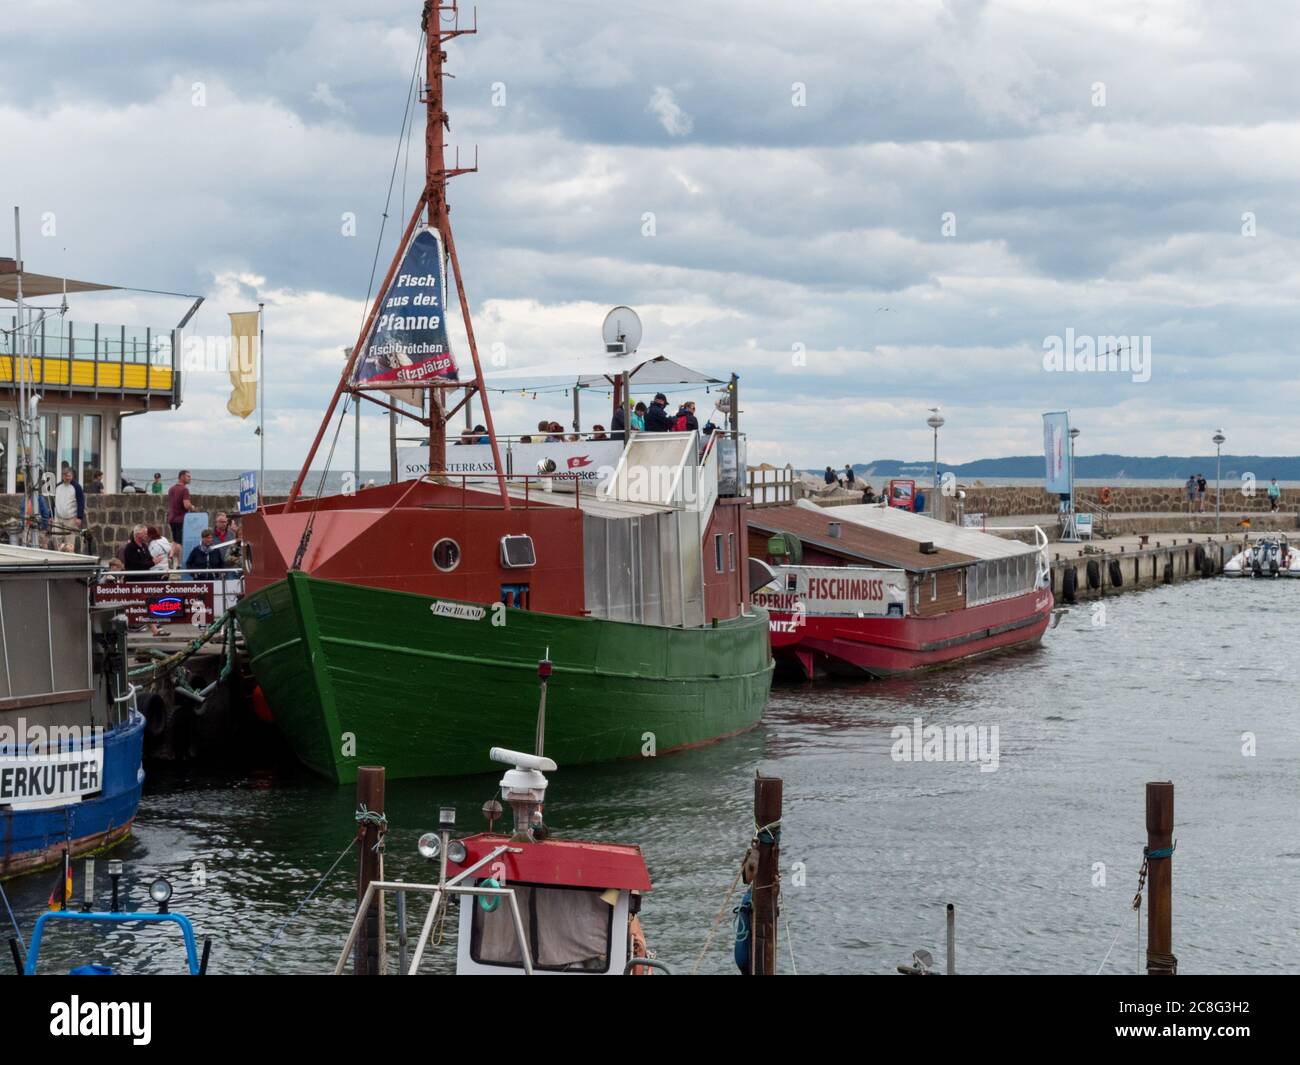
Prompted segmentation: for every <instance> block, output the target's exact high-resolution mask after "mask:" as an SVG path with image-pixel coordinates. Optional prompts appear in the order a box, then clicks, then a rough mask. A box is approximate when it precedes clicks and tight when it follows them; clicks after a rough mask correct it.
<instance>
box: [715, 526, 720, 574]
mask: <svg viewBox="0 0 1300 1065" xmlns="http://www.w3.org/2000/svg"><path fill="white" fill-rule="evenodd" d="M713 572H714V573H721V572H722V533H715V534H714V537H713Z"/></svg>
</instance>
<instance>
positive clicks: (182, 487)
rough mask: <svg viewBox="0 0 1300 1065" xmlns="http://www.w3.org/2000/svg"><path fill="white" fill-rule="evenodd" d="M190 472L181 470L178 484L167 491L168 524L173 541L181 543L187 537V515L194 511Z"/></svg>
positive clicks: (177, 479)
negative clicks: (191, 497)
mask: <svg viewBox="0 0 1300 1065" xmlns="http://www.w3.org/2000/svg"><path fill="white" fill-rule="evenodd" d="M191 479H192V478H191V477H190V471H189V470H181V471H180V473H178V474H177V475H176V483H175V484H174V485H172V486H171V487H170V488H169V489H167V524H168V525H170V526H171V529H172V540H173V541H174V542H175V543H178V544H179V543H180V542H181V540H182V539H183V538H184V536H185V515H186V514H188V513H189V512H190V511H191V510H193V509H194V503H193V501H192V500H191V499H190V489H189V484H190V481H191Z"/></svg>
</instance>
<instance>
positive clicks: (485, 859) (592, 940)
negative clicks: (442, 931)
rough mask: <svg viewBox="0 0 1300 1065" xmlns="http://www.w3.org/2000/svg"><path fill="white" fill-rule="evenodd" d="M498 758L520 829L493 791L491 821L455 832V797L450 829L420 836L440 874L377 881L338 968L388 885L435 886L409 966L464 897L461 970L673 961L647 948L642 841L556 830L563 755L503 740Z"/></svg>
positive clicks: (571, 969)
mask: <svg viewBox="0 0 1300 1065" xmlns="http://www.w3.org/2000/svg"><path fill="white" fill-rule="evenodd" d="M489 757H490V759H491V760H492V761H493V762H498V763H502V764H504V765H506V766H510V767H511V768H509V769H507V770H506V772H505V774H504V775H503V776H502V778H501V797H502V799H504V800H505V801H506V803H507V804H509V806H510V809H511V812H512V814H513V819H514V830H513V832H511V833H509V834H505V833H498V832H493V831H491V830H490V829H491V826H492V821H493V820H494V819H495V818H496V817H499V816H500V815H501V812H502V808H501V805H500V803H498V802H496V801H495V800H492V801H490V802H489V803H487V804H486V805H485V806H484V808H483V812H484V813H485V814H486V815H487V816H488V818H489V831H488V832H480V833H477V834H475V835H472V836H467V837H465V838H463V839H453V838H452V837H451V832H452V829H453V828H454V826H455V811H454V810H452V809H448V808H444V809H443V810H442V811H441V812H440V816H439V821H440V827H439V830H438V831H437V832H426V833H425V834H424V835H423V836H421V837H420V841H419V850H420V854H421V856H422V857H424V858H425V859H426V860H428V861H429V862H431V863H436V864H437V868H438V879H437V882H436V883H434V884H412V883H407V882H405V881H389V882H381V881H373V882H371V883H370V884H369V885H368V887H367V889H366V892H365V894H364V895H363V896H362V899H361V902H360V904H359V905H358V906H357V914H356V918H355V920H354V921H353V923H352V928H351V930H350V932H349V933H348V938H347V941H346V942H345V943H344V945H343V950H342V952H341V953H340V954H339V958H338V962H337V964H336V965H335V967H334V973H335V975H339V974H340V973H342V972H343V971H344V969H345V967H346V966H347V963H348V958H349V957H350V956H351V955H352V951H353V947H354V946H355V945H356V943H357V940H358V937H359V936H360V935H361V932H362V926H363V925H364V924H365V923H366V919H367V916H368V915H369V914H370V913H371V911H372V909H373V904H374V903H375V901H376V898H377V894H378V893H379V892H385V893H395V892H402V893H403V894H404V895H405V894H410V893H416V894H425V895H429V896H430V901H429V912H428V916H427V917H426V919H425V921H424V925H423V928H422V930H421V932H420V936H419V939H418V940H417V941H416V944H415V948H414V953H413V954H412V956H411V960H410V964H409V965H407V964H406V959H405V956H404V955H403V956H402V957H401V959H400V962H399V966H400V969H399V971H405V972H406V973H407V974H408V975H415V974H416V973H418V972H419V968H420V962H421V960H422V959H423V957H424V952H425V950H426V948H427V947H428V945H429V943H430V939H431V937H432V935H433V932H434V929H435V928H436V927H437V926H439V924H440V921H439V920H438V918H439V916H440V915H445V912H446V909H447V906H448V903H449V902H450V901H451V899H452V898H453V897H455V898H456V899H457V900H458V901H459V903H460V918H459V929H460V931H459V935H458V937H457V946H456V974H457V975H458V976H461V975H505V976H508V975H530V976H531V975H535V974H542V973H546V974H550V975H582V976H592V975H605V976H626V975H646V974H648V973H649V972H650V971H651V970H652V969H658V970H661V971H663V972H667V971H668V969H667V967H666V966H665V965H663V964H662V963H661V962H658V961H656V960H655V959H654V958H653V956H650V955H648V954H647V951H646V942H645V935H644V933H643V932H642V931H641V922H640V918H639V917H638V913H639V912H640V909H641V896H642V895H643V894H644V893H645V892H647V891H649V890H650V873H649V871H648V870H647V869H646V864H645V859H644V858H643V857H642V855H641V848H640V847H636V846H627V845H623V844H614V843H594V842H587V841H578V840H555V839H551V838H550V830H549V829H548V828H547V827H546V825H545V824H543V822H542V804H543V802H544V800H545V798H546V786H547V780H546V776H545V774H546V773H550V772H554V771H555V769H556V765H555V763H554V762H553V761H552V760H551V759H549V758H546V757H543V756H541V755H533V754H526V753H524V752H522V751H508V750H504V749H503V748H500V747H493V748H492V750H491V752H490V754H489ZM378 897H382V896H378ZM403 934H404V933H403ZM439 938H440V937H439Z"/></svg>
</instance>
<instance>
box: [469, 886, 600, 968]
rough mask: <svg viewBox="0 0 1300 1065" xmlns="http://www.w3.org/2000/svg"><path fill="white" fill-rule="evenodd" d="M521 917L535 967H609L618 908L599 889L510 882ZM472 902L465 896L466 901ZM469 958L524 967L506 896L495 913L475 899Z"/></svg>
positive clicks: (487, 962)
mask: <svg viewBox="0 0 1300 1065" xmlns="http://www.w3.org/2000/svg"><path fill="white" fill-rule="evenodd" d="M510 886H511V887H513V888H514V891H515V898H516V899H517V900H518V902H519V914H520V916H521V918H522V919H523V925H524V936H525V938H526V939H527V940H528V949H529V951H530V952H531V954H532V956H533V967H534V968H536V969H550V970H553V971H556V972H589V973H603V972H607V971H608V970H609V955H610V946H611V944H612V942H613V927H614V907H613V906H611V905H610V904H609V903H608V902H606V901H605V900H604V899H603V898H602V897H601V892H600V891H597V890H594V889H587V888H556V887H541V886H536V885H528V884H512V885H510ZM468 904H469V901H468V900H466V903H465V905H468ZM470 957H471V958H473V960H474V961H476V962H478V963H479V964H480V965H503V966H510V967H512V968H522V966H523V963H524V961H523V958H522V956H521V955H520V951H519V940H518V938H517V936H516V935H515V922H514V917H513V916H512V914H511V910H510V905H509V903H507V902H506V901H505V900H504V899H502V901H501V905H499V906H498V907H497V908H496V909H495V910H493V911H492V912H491V913H487V912H485V911H484V909H483V907H482V906H479V905H478V904H477V901H476V902H475V904H474V918H473V923H472V926H471V939H470Z"/></svg>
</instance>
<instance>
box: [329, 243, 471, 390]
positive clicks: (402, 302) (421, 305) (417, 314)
mask: <svg viewBox="0 0 1300 1065" xmlns="http://www.w3.org/2000/svg"><path fill="white" fill-rule="evenodd" d="M446 303H447V257H446V255H445V253H444V252H443V246H442V234H440V233H439V232H438V231H437V230H435V229H429V228H428V227H425V228H424V229H421V230H419V231H418V232H417V233H416V234H415V236H414V237H412V238H411V242H410V243H409V244H408V245H407V246H406V252H405V253H404V254H403V256H402V263H401V265H400V266H399V267H398V268H397V273H396V275H395V276H394V277H393V280H392V283H391V284H390V285H389V286H388V289H387V291H385V292H384V297H383V301H382V302H381V303H380V305H379V313H378V314H377V315H376V316H375V320H374V324H373V325H372V326H371V328H370V332H369V333H368V334H367V335H366V339H365V341H364V342H363V344H362V347H361V355H360V357H359V358H358V359H357V361H356V365H355V366H354V367H353V369H352V378H351V380H350V382H349V383H350V384H351V385H352V386H353V387H354V388H402V387H411V386H416V387H418V386H419V385H421V384H423V383H425V382H427V381H433V380H438V381H444V382H445V381H455V380H457V371H456V360H455V358H454V357H453V356H452V354H451V345H450V344H449V343H448V342H447V316H446V310H447V307H446Z"/></svg>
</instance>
